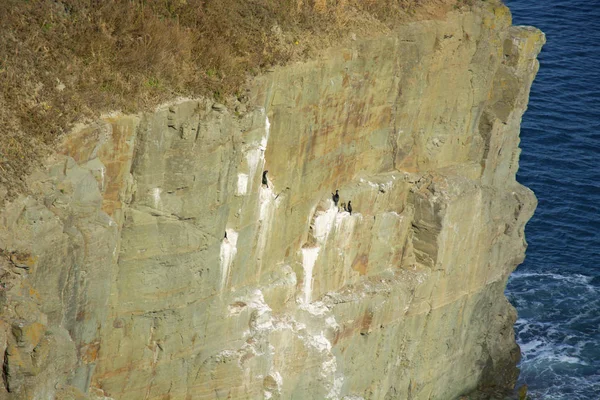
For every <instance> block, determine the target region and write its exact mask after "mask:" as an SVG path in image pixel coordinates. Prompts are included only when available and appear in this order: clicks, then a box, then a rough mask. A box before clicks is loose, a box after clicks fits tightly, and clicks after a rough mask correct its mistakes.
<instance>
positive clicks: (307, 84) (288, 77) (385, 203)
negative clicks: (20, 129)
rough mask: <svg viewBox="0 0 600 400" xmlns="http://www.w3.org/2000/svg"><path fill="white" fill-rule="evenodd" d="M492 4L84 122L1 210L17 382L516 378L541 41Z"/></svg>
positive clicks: (23, 395)
mask: <svg viewBox="0 0 600 400" xmlns="http://www.w3.org/2000/svg"><path fill="white" fill-rule="evenodd" d="M483 4H484V5H483V6H481V7H479V8H474V9H473V10H471V11H455V12H451V13H449V14H448V15H446V17H445V18H444V19H443V20H429V21H419V22H412V23H406V24H405V25H403V26H401V27H399V28H398V29H397V30H396V31H394V32H393V33H390V34H387V35H383V36H379V37H375V38H370V39H360V38H358V39H356V40H354V41H351V42H350V43H349V44H348V45H346V46H342V47H338V48H333V49H330V50H329V51H327V52H326V53H323V55H322V56H321V57H318V58H316V59H314V60H311V61H306V62H301V63H295V64H291V65H288V66H283V67H277V68H274V69H273V70H272V71H271V72H268V73H266V74H264V75H261V76H258V77H256V78H254V79H253V80H252V81H251V82H250V83H249V84H248V89H247V91H245V92H243V93H241V94H240V95H239V96H238V98H237V100H236V101H235V102H234V103H232V104H228V105H227V106H225V105H222V104H218V103H214V102H213V101H210V100H207V99H204V98H200V99H182V100H178V101H176V102H173V103H171V104H168V105H165V106H163V107H160V108H158V109H157V110H156V111H155V112H148V113H140V114H135V115H117V114H115V115H110V116H106V117H104V118H102V119H100V120H98V121H97V122H95V123H93V124H88V125H86V126H81V127H79V128H78V129H76V130H74V131H73V132H71V133H70V134H68V135H66V136H65V137H64V138H63V140H62V142H61V144H60V145H59V149H58V150H57V151H56V153H55V154H52V155H51V156H50V157H49V159H48V160H47V162H46V164H45V165H46V167H45V168H44V169H41V170H39V171H36V172H35V173H33V174H31V176H29V177H28V181H27V186H28V187H29V188H30V194H29V195H27V196H25V195H22V196H20V197H18V198H17V199H15V200H13V201H11V202H10V203H7V204H6V205H5V207H4V208H3V209H2V211H1V214H0V249H2V250H1V257H0V268H1V274H2V276H1V278H0V279H1V283H2V290H1V291H0V295H1V297H0V302H1V305H2V312H3V316H2V321H0V352H1V353H2V354H3V355H4V367H3V378H4V380H3V385H1V387H0V393H1V396H0V397H2V398H6V399H48V398H59V399H84V398H90V399H108V398H112V399H128V400H129V399H224V398H228V399H258V398H265V399H347V400H350V399H361V398H362V399H386V400H389V399H453V398H457V397H459V396H461V395H464V394H467V393H468V392H471V391H473V390H475V389H478V388H479V389H484V388H495V389H499V390H502V389H507V388H512V387H513V386H514V384H515V381H516V377H517V375H518V370H517V368H516V363H517V361H518V358H519V349H518V346H517V345H516V343H515V339H514V335H513V323H514V321H515V316H516V314H515V311H514V309H513V308H512V306H511V305H510V304H509V303H508V302H507V300H506V298H505V297H504V294H503V290H504V287H505V284H506V280H507V278H508V276H509V274H510V273H511V272H512V271H513V269H514V268H515V267H516V266H517V265H518V264H519V263H520V262H521V261H522V260H523V257H524V251H525V247H526V243H525V240H524V236H523V228H524V225H525V223H526V222H527V220H528V219H529V218H530V216H531V215H532V213H533V210H534V208H535V204H536V200H535V197H534V195H533V193H532V192H531V191H530V190H529V189H527V188H525V187H523V186H522V185H520V184H519V183H518V182H516V180H515V174H516V171H517V168H518V159H519V148H518V143H519V136H518V135H519V124H520V120H521V116H522V114H523V112H524V111H525V108H526V104H527V100H528V94H529V87H530V85H531V81H532V79H533V78H534V76H535V73H536V72H537V68H538V63H537V60H536V56H537V53H538V52H539V50H540V47H541V45H542V44H543V42H544V36H543V34H542V33H541V32H540V31H538V30H536V29H533V28H528V27H514V26H511V19H510V14H509V12H508V10H507V8H505V7H504V6H500V5H495V4H491V3H490V4H488V3H483ZM264 170H268V171H269V172H268V174H267V178H268V184H267V185H263V184H262V183H261V177H262V173H263V171H264ZM335 189H339V194H340V205H341V203H346V204H347V203H348V202H349V201H352V206H353V212H352V213H351V214H350V213H348V212H346V211H344V210H343V209H341V208H338V207H335V206H334V204H333V202H332V200H331V198H332V195H331V193H332V192H333V191H334V190H335Z"/></svg>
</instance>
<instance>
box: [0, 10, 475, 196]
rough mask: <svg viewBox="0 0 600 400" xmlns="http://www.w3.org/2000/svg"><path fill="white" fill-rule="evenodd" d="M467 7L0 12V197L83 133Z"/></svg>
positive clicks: (229, 90)
mask: <svg viewBox="0 0 600 400" xmlns="http://www.w3.org/2000/svg"><path fill="white" fill-rule="evenodd" d="M466 1H472V0H0V16H1V17H0V129H1V131H0V135H1V136H0V139H1V140H0V186H4V187H5V188H9V189H10V190H11V191H12V192H15V190H16V191H18V190H19V189H23V183H22V177H23V176H24V175H25V174H26V173H27V172H28V171H30V170H31V168H32V166H35V165H37V163H38V162H39V160H40V159H41V158H42V157H43V155H44V154H46V152H47V151H48V149H49V148H50V147H51V146H52V144H53V143H54V142H55V141H56V139H57V138H58V137H59V136H60V135H61V134H62V133H64V132H65V131H66V130H68V129H69V128H70V127H71V126H72V125H73V123H75V122H76V121H80V120H84V119H89V118H94V117H97V116H98V115H100V114H101V113H103V112H107V111H112V110H122V111H123V112H134V111H139V110H144V109H148V108H149V107H153V106H155V105H156V104H158V103H160V102H163V101H166V100H168V99H171V98H173V97H175V96H198V95H208V96H214V97H216V98H217V99H224V98H227V97H228V96H230V95H234V94H235V93H236V90H239V89H240V88H241V87H242V86H243V84H244V81H245V80H246V79H247V76H248V74H254V73H258V72H260V71H261V70H262V69H264V68H266V67H269V66H272V65H276V64H285V63H286V62H289V61H291V60H296V59H301V58H303V57H306V56H308V55H310V54H311V53H312V52H313V51H315V50H316V49H319V48H323V47H326V46H329V45H331V44H334V43H336V42H338V41H339V40H341V38H343V37H345V36H344V35H346V34H347V33H348V32H349V31H350V30H353V31H360V30H361V29H364V27H365V23H364V22H365V21H370V24H369V25H370V26H369V30H370V31H373V27H376V29H375V30H377V29H384V28H385V26H392V25H393V24H394V23H397V22H398V21H401V20H405V19H407V18H411V19H414V18H419V17H425V16H427V13H430V14H431V10H437V11H438V14H443V13H445V12H446V11H447V10H449V9H451V8H453V7H457V6H462V5H463V4H465V2H466ZM430 14H429V15H430ZM357 33H358V32H357ZM0 197H3V196H2V194H1V193H0Z"/></svg>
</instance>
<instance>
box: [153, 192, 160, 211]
mask: <svg viewBox="0 0 600 400" xmlns="http://www.w3.org/2000/svg"><path fill="white" fill-rule="evenodd" d="M152 199H153V200H154V208H156V209H158V206H160V188H154V189H152Z"/></svg>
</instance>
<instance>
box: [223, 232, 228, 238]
mask: <svg viewBox="0 0 600 400" xmlns="http://www.w3.org/2000/svg"><path fill="white" fill-rule="evenodd" d="M223 239H227V231H225V236H224V237H223Z"/></svg>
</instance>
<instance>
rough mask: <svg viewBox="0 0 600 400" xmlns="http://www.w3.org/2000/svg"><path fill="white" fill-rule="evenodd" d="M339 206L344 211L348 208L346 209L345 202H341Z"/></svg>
mask: <svg viewBox="0 0 600 400" xmlns="http://www.w3.org/2000/svg"><path fill="white" fill-rule="evenodd" d="M340 207H341V208H342V210H344V211H348V210H347V209H346V203H344V202H342V205H341V206H340Z"/></svg>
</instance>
